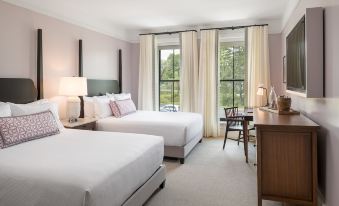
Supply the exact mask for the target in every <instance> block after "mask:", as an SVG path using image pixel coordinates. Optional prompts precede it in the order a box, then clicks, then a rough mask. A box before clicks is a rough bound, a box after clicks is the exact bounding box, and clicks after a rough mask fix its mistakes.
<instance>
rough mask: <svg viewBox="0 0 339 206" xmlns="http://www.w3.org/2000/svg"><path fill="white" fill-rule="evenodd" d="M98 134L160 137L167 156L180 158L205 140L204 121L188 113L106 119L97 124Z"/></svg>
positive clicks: (135, 115) (148, 113)
mask: <svg viewBox="0 0 339 206" xmlns="http://www.w3.org/2000/svg"><path fill="white" fill-rule="evenodd" d="M96 129H97V130H100V131H114V132H126V133H139V134H150V135H158V136H162V137H163V138H164V143H165V156H169V157H176V158H180V159H181V162H182V163H183V161H184V158H185V157H186V155H187V154H188V153H189V152H190V151H191V149H192V148H193V147H194V146H195V145H196V144H197V143H198V142H199V141H200V140H201V139H202V129H203V123H202V117H201V115H200V114H196V113H187V112H177V113H171V112H155V111H137V112H136V113H133V114H129V115H127V116H123V117H121V118H116V117H113V116H111V117H106V118H103V119H99V120H98V121H97V126H96Z"/></svg>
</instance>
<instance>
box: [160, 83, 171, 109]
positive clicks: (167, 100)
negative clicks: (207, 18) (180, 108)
mask: <svg viewBox="0 0 339 206" xmlns="http://www.w3.org/2000/svg"><path fill="white" fill-rule="evenodd" d="M172 96H173V83H172V82H160V111H162V112H167V111H169V110H170V109H171V105H172V104H173V102H172V101H173V98H172Z"/></svg>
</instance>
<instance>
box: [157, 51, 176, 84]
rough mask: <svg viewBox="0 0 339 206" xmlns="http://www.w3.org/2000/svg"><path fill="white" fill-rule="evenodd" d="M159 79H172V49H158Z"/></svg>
mask: <svg viewBox="0 0 339 206" xmlns="http://www.w3.org/2000/svg"><path fill="white" fill-rule="evenodd" d="M160 60H161V62H160V79H162V80H168V79H173V49H162V50H160Z"/></svg>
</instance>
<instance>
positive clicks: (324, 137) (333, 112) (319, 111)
mask: <svg viewBox="0 0 339 206" xmlns="http://www.w3.org/2000/svg"><path fill="white" fill-rule="evenodd" d="M292 102H293V103H292V104H293V105H292V107H293V108H294V109H297V110H299V111H300V112H302V113H303V114H304V115H305V116H307V117H309V118H310V119H312V120H313V121H314V122H316V123H317V124H319V125H320V126H321V129H320V130H319V132H318V182H319V186H318V187H319V190H320V193H321V194H320V196H321V198H322V199H323V200H324V201H325V203H326V205H328V206H334V205H337V204H334V203H335V200H334V198H336V197H335V196H333V194H331V193H332V192H335V191H338V190H339V182H338V181H337V174H338V173H339V161H338V157H339V149H338V146H339V107H338V105H339V98H302V97H297V96H292Z"/></svg>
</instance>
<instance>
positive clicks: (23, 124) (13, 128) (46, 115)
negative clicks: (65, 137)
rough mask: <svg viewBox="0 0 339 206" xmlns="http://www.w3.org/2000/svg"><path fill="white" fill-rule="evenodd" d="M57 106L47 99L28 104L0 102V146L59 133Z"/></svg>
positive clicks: (60, 124)
mask: <svg viewBox="0 0 339 206" xmlns="http://www.w3.org/2000/svg"><path fill="white" fill-rule="evenodd" d="M63 128H64V127H63V125H62V123H61V122H60V120H59V114H58V106H57V104H56V103H52V102H49V101H48V100H39V101H36V102H32V103H29V104H13V103H3V102H0V148H5V147H9V146H12V145H16V144H19V143H23V142H27V141H30V140H33V139H38V138H42V137H46V136H51V135H54V134H58V133H60V131H61V130H62V129H63Z"/></svg>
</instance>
